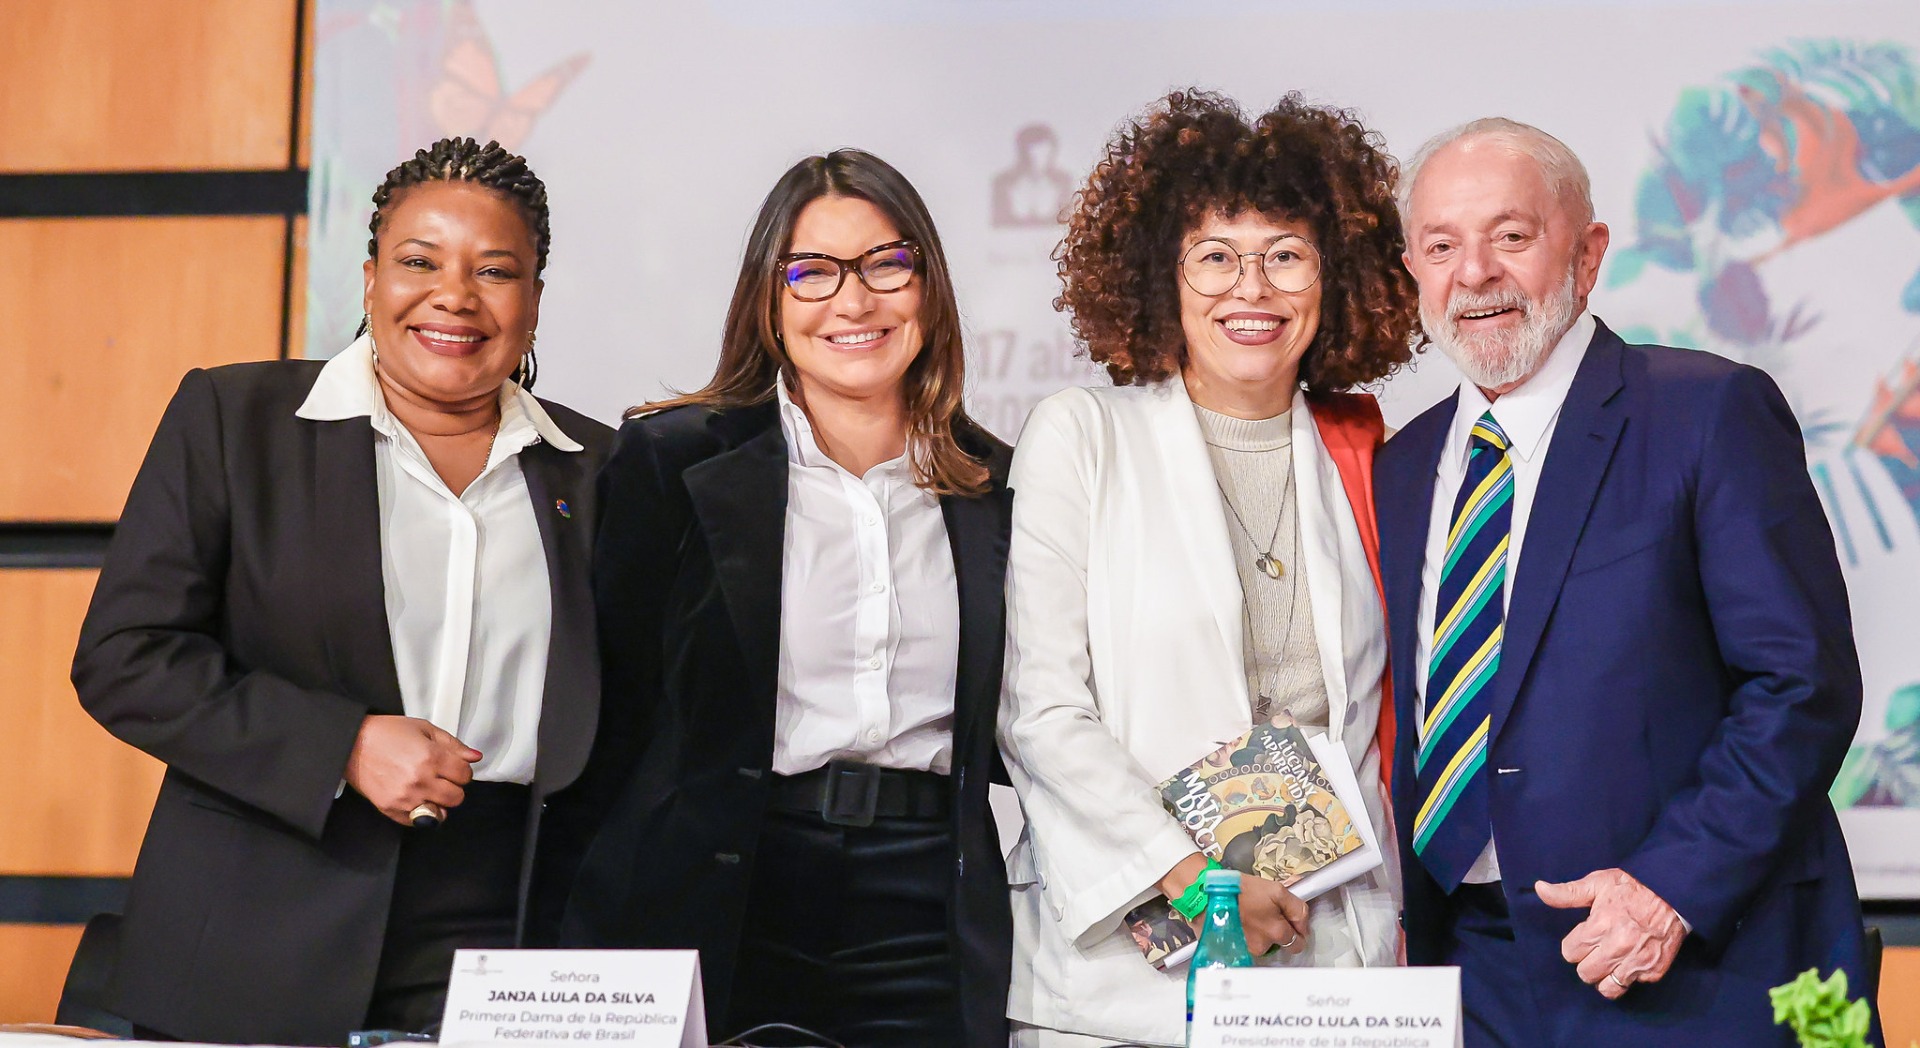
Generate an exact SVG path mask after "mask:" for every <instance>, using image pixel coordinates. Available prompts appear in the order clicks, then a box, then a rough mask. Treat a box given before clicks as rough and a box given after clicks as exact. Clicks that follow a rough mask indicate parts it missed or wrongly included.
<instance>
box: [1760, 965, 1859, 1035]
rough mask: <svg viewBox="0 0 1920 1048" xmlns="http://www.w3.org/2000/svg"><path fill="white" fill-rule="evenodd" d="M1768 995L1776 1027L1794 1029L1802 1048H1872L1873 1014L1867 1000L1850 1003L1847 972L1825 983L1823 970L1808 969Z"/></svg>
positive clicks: (1840, 973)
mask: <svg viewBox="0 0 1920 1048" xmlns="http://www.w3.org/2000/svg"><path fill="white" fill-rule="evenodd" d="M1767 995H1768V996H1769V997H1771V998H1773V1021H1774V1023H1775V1024H1776V1025H1778V1024H1780V1023H1786V1024H1787V1026H1789V1027H1790V1028H1792V1030H1793V1032H1794V1035H1795V1036H1796V1037H1798V1038H1799V1039H1800V1048H1869V1046H1868V1044H1867V1028H1868V1026H1869V1024H1870V1023H1871V1021H1872V1011H1871V1009H1870V1008H1869V1007H1868V1005H1867V1002H1866V1001H1865V1000H1864V999H1862V1000H1858V1001H1853V1002H1851V1003H1849V1002H1848V1000H1847V973H1846V972H1844V971H1839V970H1837V969H1836V970H1835V971H1834V973H1833V974H1832V975H1831V976H1829V977H1828V978H1827V980H1826V981H1825V982H1822V981H1820V969H1818V968H1808V969H1807V970H1806V971H1804V972H1801V973H1800V977H1799V978H1797V979H1795V980H1793V981H1792V982H1790V983H1787V984H1785V985H1782V986H1776V987H1774V988H1773V989H1771V990H1768V991H1767Z"/></svg>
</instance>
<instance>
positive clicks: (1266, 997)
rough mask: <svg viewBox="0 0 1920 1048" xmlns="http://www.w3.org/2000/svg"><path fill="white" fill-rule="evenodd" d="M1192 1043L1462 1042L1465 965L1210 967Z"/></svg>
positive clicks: (1266, 1046) (1345, 1046)
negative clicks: (1462, 981) (1461, 971)
mask: <svg viewBox="0 0 1920 1048" xmlns="http://www.w3.org/2000/svg"><path fill="white" fill-rule="evenodd" d="M1187 1043H1188V1044H1189V1045H1190V1046H1191V1048H1456V1046H1458V1045H1459V1044H1460V969H1458V968H1203V969H1201V970H1200V972H1199V974H1198V976H1197V977H1196V978H1195V980H1194V987H1193V1034H1192V1037H1191V1039H1190V1040H1189V1041H1188V1042H1187Z"/></svg>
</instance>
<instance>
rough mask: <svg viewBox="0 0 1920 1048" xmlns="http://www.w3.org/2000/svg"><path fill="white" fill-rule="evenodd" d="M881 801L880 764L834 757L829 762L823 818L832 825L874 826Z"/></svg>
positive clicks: (822, 803) (822, 805) (821, 810)
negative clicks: (875, 811)
mask: <svg viewBox="0 0 1920 1048" xmlns="http://www.w3.org/2000/svg"><path fill="white" fill-rule="evenodd" d="M879 803H880V766H879V765H877V764H863V763H861V762H860V761H849V760H841V759H839V758H835V759H833V760H830V761H828V762H827V792H826V796H824V797H822V798H820V818H821V819H822V820H823V821H824V822H826V823H828V824H829V825H833V826H855V827H859V826H871V825H873V814H874V810H875V809H876V808H877V807H878V806H879Z"/></svg>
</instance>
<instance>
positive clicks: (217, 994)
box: [73, 360, 613, 1045]
mask: <svg viewBox="0 0 1920 1048" xmlns="http://www.w3.org/2000/svg"><path fill="white" fill-rule="evenodd" d="M321 366H322V364H321V362H320V361H306V360H297V361H268V362H264V363H255V364H236V365H232V366H229V367H221V368H214V369H212V370H207V371H200V370H196V371H192V372H189V373H188V375H187V376H186V378H185V379H184V380H183V381H182V382H181V384H180V390H179V392H178V393H176V394H175V395H174V398H173V402H172V403H171V404H169V405H168V407H167V411H166V414H165V416H164V417H163V418H162V419H161V421H160V426H159V429H158V431H157V432H156V433H155V434H154V438H153V444H152V446H151V447H150V448H149V450H148V452H147V457H146V461H145V462H144V463H143V464H142V465H141V467H140V473H139V475H138V477H137V478H136V479H135V481H134V483H133V488H132V491H131V492H130V493H129V494H128V496H127V504H126V509H125V511H124V512H123V513H122V514H121V517H120V523H119V526H118V528H116V529H115V531H114V537H113V542H112V545H111V546H110V547H109V549H108V552H107V561H106V566H105V568H104V570H102V572H101V573H100V581H99V584H98V586H97V587H96V589H95V590H94V595H93V604H92V606H91V607H90V608H89V609H88V611H87V618H86V622H85V624H84V625H83V626H82V627H81V631H80V645H79V650H78V652H77V653H76V654H75V656H74V666H73V681H74V686H75V687H76V688H77V689H78V691H79V695H80V702H81V704H82V705H83V706H85V707H86V709H87V712H89V713H91V714H92V715H93V716H94V718H95V719H96V720H98V721H99V722H100V723H101V724H102V725H104V726H105V727H106V728H107V730H109V731H111V732H112V733H113V734H114V735H116V736H118V737H119V738H120V739H122V740H124V741H125V742H128V743H130V744H132V745H134V746H136V747H138V748H140V749H142V750H144V751H146V752H147V753H150V754H152V755H153V756H155V757H157V758H159V759H160V760H162V761H164V762H165V763H166V765H167V772H166V777H165V779H164V781H163V782H162V783H161V786H160V794H159V797H158V799H157V800H156V801H155V802H154V808H153V816H152V819H151V821H150V822H149V823H148V826H147V836H146V841H145V843H144V844H143V845H142V846H141V849H140V858H139V862H138V864H137V865H136V866H135V868H134V873H133V884H132V889H131V892H130V895H129V898H128V901H127V908H126V915H125V919H124V922H123V924H122V926H121V949H120V955H119V959H118V963H117V964H116V965H115V969H114V974H113V978H112V981H111V985H110V988H109V997H108V1001H107V1006H108V1009H109V1010H110V1011H112V1012H113V1013H114V1014H117V1015H119V1016H121V1017H123V1018H126V1019H129V1020H131V1021H133V1022H135V1023H138V1024H140V1025H142V1026H148V1027H152V1028H155V1029H158V1030H162V1031H164V1032H166V1033H169V1034H172V1035H174V1036H176V1037H183V1038H186V1039H188V1040H204V1041H234V1042H242V1043H253V1044H325V1045H338V1044H342V1043H344V1041H343V1038H344V1037H345V1036H346V1034H347V1032H348V1031H349V1030H352V1029H355V1028H357V1027H358V1026H359V1025H360V1024H361V1023H362V1022H363V1021H364V1019H365V1017H366V1012H367V1005H368V1003H369V1001H370V999H371V997H372V993H373V986H374V977H375V974H376V972H377V966H378V963H379V959H380V949H381V941H382V936H383V933H384V931H385V928H386V920H387V907H388V904H389V902H390V900H391V899H392V897H393V879H394V870H395V865H396V862H397V859H398V855H399V847H400V841H401V839H402V835H403V834H406V833H408V832H414V831H410V830H408V829H406V828H403V827H401V826H400V825H399V824H398V823H395V822H393V821H392V820H390V819H388V818H386V817H385V816H384V815H381V814H380V812H379V811H378V810H376V809H375V808H374V807H373V806H372V805H371V804H369V803H368V802H367V801H366V800H365V799H363V798H362V797H361V796H360V795H359V794H357V793H355V792H354V791H352V790H347V791H345V793H344V794H342V795H340V796H339V797H336V796H335V791H336V790H337V789H338V787H339V785H340V780H341V776H342V774H343V772H344V770H345V768H346V763H347V755H348V753H349V752H350V751H351V750H352V748H353V743H354V739H355V737H356V735H357V733H358V732H359V728H360V722H361V720H362V719H363V718H365V717H366V716H367V715H368V714H381V713H385V714H401V713H404V712H405V710H404V706H403V704H402V702H401V697H400V684H399V679H398V676H397V674H396V672H395V670H394V661H393V644H392V640H391V637H390V636H389V634H388V631H387V609H386V597H385V589H384V581H383V577H382V572H381V563H380V510H379V492H378V489H377V487H376V479H375V467H374V432H373V427H372V425H371V424H370V423H369V422H368V420H367V419H366V418H365V417H361V418H352V419H344V420H340V421H315V420H310V419H302V418H298V417H296V416H295V412H296V411H298V410H299V408H300V405H301V403H302V402H303V401H304V400H305V399H306V396H307V393H308V391H309V390H311V389H312V387H313V384H314V381H315V380H316V379H317V378H318V377H319V373H320V369H321ZM545 407H546V409H547V411H548V412H549V413H550V414H551V416H552V417H553V420H554V421H555V423H557V424H558V425H559V426H560V428H561V429H562V430H563V431H564V432H566V434H567V435H568V436H570V437H572V438H573V439H574V440H575V441H577V442H578V443H580V444H581V445H583V446H584V447H585V449H586V450H584V451H579V452H571V453H569V452H564V451H560V450H558V449H556V448H554V447H552V446H551V445H548V444H546V443H539V444H534V445H532V446H530V447H528V448H527V449H525V450H524V451H522V452H521V453H520V467H521V470H522V472H523V473H524V474H525V475H526V479H527V488H528V491H529V494H530V495H531V497H532V500H533V503H534V509H535V514H536V519H537V520H538V523H539V529H540V539H541V543H542V545H543V546H544V547H545V549H546V559H547V573H548V577H549V578H550V580H551V585H552V608H553V626H552V634H551V640H550V642H549V645H548V652H547V677H546V689H545V694H544V698H543V700H542V708H541V715H540V730H539V756H538V758H537V767H536V771H535V782H534V794H535V797H536V800H538V799H539V798H542V797H544V795H545V794H546V793H547V792H549V791H551V790H553V789H555V788H558V787H560V786H563V785H565V784H567V783H569V782H571V781H573V779H574V778H575V776H577V775H578V774H579V772H580V769H581V768H582V767H583V766H584V764H585V761H586V756H587V752H588V749H589V747H590V744H591V739H592V737H593V730H594V717H595V716H596V713H597V707H598V703H597V698H598V694H599V682H600V667H599V659H598V656H597V654H596V652H595V650H594V629H593V594H592V589H591V585H590V582H589V579H588V571H587V568H588V557H589V554H590V553H591V550H592V541H591V540H592V534H593V532H592V529H593V526H594V519H595V508H594V502H595V498H594V486H593V477H594V474H595V472H596V470H597V469H598V467H599V464H600V463H601V462H603V461H604V460H605V458H606V453H607V450H608V449H609V447H610V446H611V444H612V441H613V431H612V430H610V429H608V428H607V427H606V426H603V425H601V424H600V423H598V422H594V421H593V420H591V419H589V418H587V417H586V416H584V415H580V414H578V413H576V412H573V411H570V410H568V409H566V408H563V407H560V406H559V405H556V404H545ZM558 500H565V501H566V502H567V504H568V511H569V514H570V515H568V514H562V513H560V512H558V509H557V507H556V505H555V503H556V501H558ZM538 813H539V808H538V805H537V804H536V806H535V809H534V811H533V812H532V813H530V818H529V829H528V832H529V834H530V835H531V834H533V833H534V832H535V825H536V824H537V821H538ZM531 854H532V849H531V848H530V849H529V858H531ZM522 890H523V895H522V898H523V901H524V898H525V896H524V890H525V877H524V876H523V878H522Z"/></svg>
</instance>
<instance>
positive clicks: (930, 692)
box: [542, 150, 1012, 1048]
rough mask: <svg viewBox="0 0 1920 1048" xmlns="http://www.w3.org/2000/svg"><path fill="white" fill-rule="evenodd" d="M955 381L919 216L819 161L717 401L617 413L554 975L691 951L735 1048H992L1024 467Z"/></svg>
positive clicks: (857, 163) (746, 314)
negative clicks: (810, 1037) (995, 795)
mask: <svg viewBox="0 0 1920 1048" xmlns="http://www.w3.org/2000/svg"><path fill="white" fill-rule="evenodd" d="M963 367H964V352H963V347H962V343H961V333H960V322H959V311H958V309H957V307H956V305H955V302H954V294H953V285H952V281H951V279H950V278H949V276H948V272H947V264H946V258H945V256H944V254H943V253H942V251H941V247H940V239H939V236H938V235H937V234H936V233H935V232H934V228H933V222H932V220H931V218H929V216H928V215H927V211H926V206H925V205H924V204H923V203H922V202H921V200H920V196H919V194H918V193H916V192H915V191H914V189H913V187H912V186H911V185H910V184H908V182H907V181H906V179H905V178H903V177H902V176H901V175H900V174H899V172H897V171H895V170H894V169H893V168H892V167H890V166H888V165H887V164H886V163H885V162H883V161H881V160H880V159H879V158H877V157H874V156H872V155H871V154H868V153H863V152H860V151H857V150H839V151H836V152H833V153H829V154H827V155H825V156H816V157H809V158H808V159H806V160H803V161H801V162H800V163H798V164H796V165H794V167H793V168H792V169H790V170H789V171H788V172H787V173H786V175H785V176H783V177H782V178H781V179H780V181H779V183H778V184H777V185H775V186H774V188H773V191H772V193H771V194H769V195H768V197H767V200H766V202H765V203H764V204H763V205H762V206H761V209H760V215H759V218H758V220H757V221H756V223H755V225H754V229H753V232H752V235H751V237H750V238H749V241H748V245H747V252H746V258H745V260H744V261H743V262H742V265H741V269H740V278H739V282H738V284H737V286H736V287H735V289H734V296H733V303H732V306H731V308H730V309H729V311H728V316H727V323H726V332H725V336H724V342H723V344H722V347H721V354H720V362H719V366H718V368H717V370H716V372H715V374H714V377H713V379H712V380H711V381H710V382H709V383H708V384H707V385H706V387H705V388H703V389H700V390H698V391H697V392H694V393H690V394H687V395H684V396H680V397H675V398H673V399H671V400H667V401H662V402H659V403H654V404H648V405H644V406H642V407H640V408H636V409H634V410H633V411H632V412H630V413H629V420H628V421H627V423H626V424H625V426H624V427H622V429H621V431H620V437H619V442H618V445H617V447H616V450H615V452H614V456H613V458H612V459H611V460H610V461H609V463H608V465H607V467H606V469H605V471H604V472H603V473H602V474H601V480H600V492H601V497H602V498H603V499H604V500H605V503H604V505H605V509H604V512H605V514H606V516H605V517H604V518H603V524H602V526H601V528H600V531H599V537H598V540H597V544H596V549H595V592H596V595H597V599H598V605H599V618H600V636H601V637H603V638H605V643H606V645H607V647H606V652H605V657H604V660H603V670H604V672H605V674H606V690H605V698H604V702H603V714H602V715H603V718H604V719H603V721H602V731H601V735H600V737H599V740H598V741H597V742H596V744H595V751H594V755H593V757H592V759H591V761H590V762H589V770H588V772H587V773H586V775H585V776H584V777H583V780H582V785H581V787H580V788H579V789H577V790H575V791H574V792H573V794H572V795H571V796H568V797H566V798H563V800H562V801H561V802H560V803H559V804H558V805H557V807H556V811H555V813H554V815H553V819H552V821H551V822H550V826H553V827H556V829H555V831H554V832H553V833H552V834H551V835H550V838H549V841H548V842H547V844H546V846H545V850H546V855H545V866H546V870H545V872H544V873H543V875H542V880H543V882H544V883H546V884H549V885H552V886H553V887H552V888H550V889H548V892H547V894H548V896H549V898H550V899H552V900H554V902H555V906H554V910H555V911H563V912H561V916H560V919H559V935H558V938H559V940H560V941H561V942H562V943H563V944H565V945H570V946H594V947H652V948H667V947H679V948H697V949H699V950H700V958H701V968H702V973H703V978H704V985H705V990H706V1002H707V1014H708V1023H709V1029H710V1030H712V1031H713V1032H714V1033H715V1034H717V1035H720V1036H723V1037H731V1036H733V1035H735V1034H738V1033H740V1032H742V1031H744V1030H747V1029H749V1028H752V1027H755V1026H758V1025H761V1024H765V1023H774V1022H780V1023H789V1024H792V1025H794V1026H799V1027H802V1028H805V1029H808V1030H811V1031H813V1032H815V1033H818V1034H822V1035H825V1036H828V1037H831V1038H833V1039H834V1040H837V1041H840V1042H842V1043H845V1044H857V1045H863V1046H867V1045H912V1046H916V1048H925V1046H936V1045H989V1044H992V1045H1003V1044H1005V1043H1006V1039H1007V1027H1006V1020H1005V1018H1004V1015H1005V1007H1006V991H1007V983H1008V977H1009V963H1010V955H1011V935H1012V931H1011V929H1012V924H1011V920H1012V919H1011V916H1010V912H1009V907H1008V900H1007V893H1006V892H1007V889H1006V876H1005V868H1004V866H1003V864H1002V862H1001V858H1000V855H1001V853H1000V849H999V843H998V840H997V837H996V834H995V830H994V824H993V819H992V816H991V814H990V812H989V810H988V807H987V785H988V783H989V781H990V780H991V779H992V778H994V777H995V776H996V775H1000V774H1002V773H1001V772H1000V766H999V764H998V757H997V755H996V753H995V746H994V738H993V732H994V714H995V710H996V706H997V703H998V697H999V689H1000V667H1001V655H1002V650H1003V643H1004V633H1003V629H1004V617H1003V614H1002V585H1003V581H1004V569H1005V564H1006V548H1007V546H1006V543H1007V534H1008V528H1009V521H1010V503H1011V500H1010V497H1009V493H1008V491H1007V489H1006V482H1005V477H1006V468H1007V464H1008V461H1009V456H1010V452H1009V449H1008V448H1007V447H1006V445H1004V444H1002V443H1001V442H1000V441H998V440H996V439H994V437H993V436H992V435H990V434H988V433H987V432H986V431H984V430H982V429H981V428H980V427H979V426H977V425H975V424H974V423H973V421H972V420H970V419H969V418H968V417H967V415H966V413H965V411H964V410H963V409H962V406H961V392H962V387H963V378H964V374H963ZM569 889H570V891H569ZM562 899H564V903H563V904H562V903H561V901H560V900H562ZM756 1040H758V1041H760V1042H761V1043H771V1042H767V1041H765V1040H764V1038H761V1037H757V1038H756Z"/></svg>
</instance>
